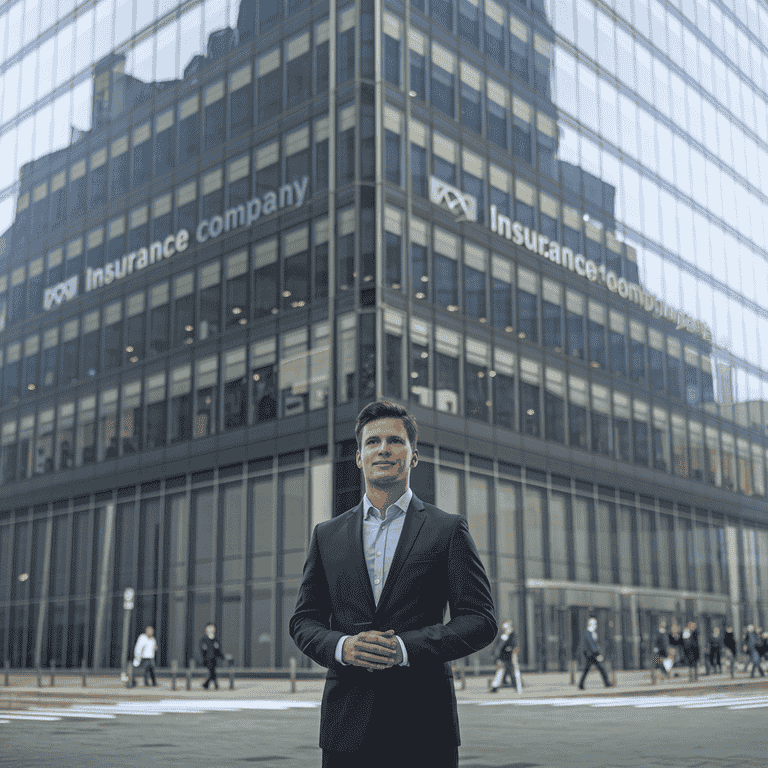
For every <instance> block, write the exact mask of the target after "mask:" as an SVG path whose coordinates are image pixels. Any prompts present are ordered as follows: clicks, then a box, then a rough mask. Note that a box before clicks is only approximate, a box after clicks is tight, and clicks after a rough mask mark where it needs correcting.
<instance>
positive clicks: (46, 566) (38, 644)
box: [32, 512, 53, 668]
mask: <svg viewBox="0 0 768 768" xmlns="http://www.w3.org/2000/svg"><path fill="white" fill-rule="evenodd" d="M32 530H33V531H34V521H33V522H32ZM52 542H53V518H52V517H51V514H50V512H49V513H48V520H47V522H46V525H45V554H44V555H43V583H42V584H41V585H40V586H41V587H42V588H41V590H40V606H39V608H38V611H37V633H36V635H35V657H34V661H35V667H36V668H39V667H40V656H41V654H42V648H43V632H44V630H45V612H46V611H47V610H48V592H49V586H50V582H51V546H52Z"/></svg>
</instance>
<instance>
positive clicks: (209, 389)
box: [192, 355, 219, 437]
mask: <svg viewBox="0 0 768 768" xmlns="http://www.w3.org/2000/svg"><path fill="white" fill-rule="evenodd" d="M218 379H219V362H218V357H217V356H216V355H213V356H211V357H206V358H203V359H202V360H198V361H197V362H196V363H195V420H194V427H193V431H192V436H193V437H207V436H208V435H212V434H214V433H215V432H216V431H217V422H218V417H217V416H218V391H219V387H218Z"/></svg>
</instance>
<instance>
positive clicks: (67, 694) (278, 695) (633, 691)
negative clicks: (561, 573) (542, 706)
mask: <svg viewBox="0 0 768 768" xmlns="http://www.w3.org/2000/svg"><path fill="white" fill-rule="evenodd" d="M764 690H768V680H739V681H734V682H731V683H725V682H724V683H721V684H717V683H705V684H701V683H698V684H697V683H692V684H690V683H689V684H687V685H686V684H677V685H664V684H661V685H656V686H653V687H651V686H650V685H649V684H646V685H644V686H643V687H642V688H640V687H636V686H632V687H628V688H618V689H617V688H615V687H613V686H612V687H611V688H607V689H606V688H601V689H594V690H589V691H576V690H572V687H571V686H569V690H565V691H563V690H562V689H560V690H559V691H550V692H545V691H536V692H531V693H529V694H528V695H526V694H523V695H518V694H517V693H516V691H514V689H510V694H509V696H505V695H504V694H503V693H502V694H501V697H500V698H510V697H511V696H514V697H515V699H516V700H518V701H536V700H537V699H541V700H546V699H555V698H557V699H592V698H601V699H604V698H627V697H653V696H670V695H674V696H679V695H686V694H687V695H690V696H695V695H699V696H701V695H708V694H714V693H729V692H731V693H739V694H741V693H745V692H751V691H764ZM500 693H501V692H500ZM217 694H218V695H217ZM307 694H309V695H307ZM492 697H493V694H491V693H489V692H486V691H478V692H477V693H475V692H474V691H456V698H457V700H458V701H463V702H471V701H478V700H483V701H487V700H489V699H492ZM21 698H23V699H30V698H36V699H39V700H41V701H43V700H45V701H47V702H52V701H57V700H61V701H71V700H72V699H78V700H80V699H96V700H100V701H146V702H158V701H167V700H175V701H201V700H213V701H231V702H237V701H239V700H243V701H245V700H264V699H269V700H273V699H274V700H279V701H290V700H296V699H300V700H303V701H315V702H316V703H319V702H320V700H321V698H322V691H317V692H315V691H312V692H310V691H298V692H297V693H296V694H289V693H287V692H282V691H279V692H278V691H275V692H271V691H254V692H253V694H251V695H249V694H248V692H247V690H243V689H240V690H239V691H238V692H237V695H230V691H228V690H222V691H210V692H209V691H184V692H180V691H171V690H165V691H162V692H157V693H154V692H153V693H141V692H139V691H135V692H134V691H130V692H129V691H127V690H126V691H118V690H115V689H112V690H111V691H98V690H88V691H83V690H74V689H67V688H64V687H62V688H58V689H56V688H30V687H25V686H20V687H17V688H16V687H13V686H9V687H7V688H0V703H1V702H3V701H7V702H11V701H13V700H14V699H21Z"/></svg>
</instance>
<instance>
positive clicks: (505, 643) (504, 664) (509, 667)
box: [491, 620, 520, 693]
mask: <svg viewBox="0 0 768 768" xmlns="http://www.w3.org/2000/svg"><path fill="white" fill-rule="evenodd" d="M517 652H518V645H517V635H516V634H515V632H514V630H513V628H512V622H511V621H509V620H507V621H505V622H503V623H502V625H501V635H500V636H499V639H498V640H497V641H496V644H495V646H494V648H493V657H494V659H495V660H496V674H495V675H494V677H493V680H492V681H491V693H496V692H497V691H498V690H499V688H500V686H502V685H509V686H512V685H514V686H515V688H517V692H518V693H520V685H519V683H517V682H516V674H517V677H519V675H520V672H519V671H518V672H517V673H515V664H514V657H515V656H516V655H517ZM507 680H509V682H508V683H507Z"/></svg>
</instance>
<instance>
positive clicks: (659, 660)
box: [653, 622, 669, 677]
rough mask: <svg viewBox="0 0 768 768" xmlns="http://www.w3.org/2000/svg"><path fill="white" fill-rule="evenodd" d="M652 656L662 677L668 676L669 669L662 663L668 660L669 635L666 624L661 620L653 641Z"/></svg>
mask: <svg viewBox="0 0 768 768" xmlns="http://www.w3.org/2000/svg"><path fill="white" fill-rule="evenodd" d="M653 658H654V662H655V663H656V664H657V666H658V667H659V669H660V670H661V672H662V674H663V675H664V677H669V671H668V670H667V667H666V665H665V663H664V662H668V660H669V636H668V635H667V625H666V624H664V623H663V622H662V623H661V624H659V631H658V633H657V634H656V638H655V640H654V641H653Z"/></svg>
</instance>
